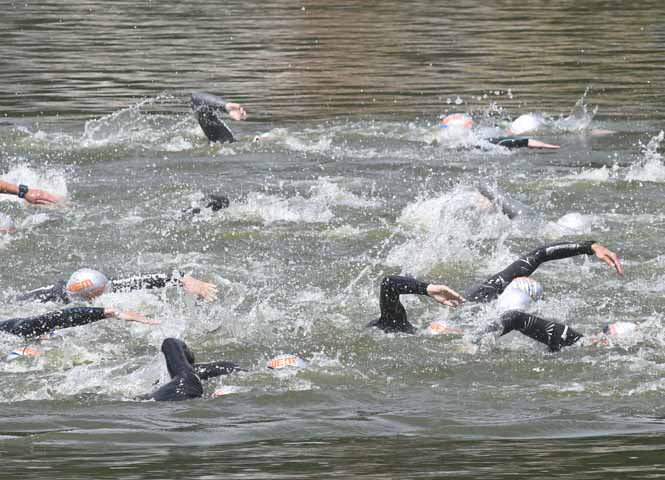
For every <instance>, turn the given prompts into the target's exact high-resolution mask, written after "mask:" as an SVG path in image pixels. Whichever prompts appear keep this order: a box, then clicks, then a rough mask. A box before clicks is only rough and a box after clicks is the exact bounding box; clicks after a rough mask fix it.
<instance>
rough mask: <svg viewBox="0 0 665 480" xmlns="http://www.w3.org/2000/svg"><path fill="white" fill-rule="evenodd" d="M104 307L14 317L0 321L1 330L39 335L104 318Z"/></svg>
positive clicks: (24, 335) (18, 333)
mask: <svg viewBox="0 0 665 480" xmlns="http://www.w3.org/2000/svg"><path fill="white" fill-rule="evenodd" d="M104 318H107V317H106V313H105V310H104V309H103V308H96V307H77V308H66V309H64V310H59V311H57V312H49V313H45V314H43V315H38V316H35V317H28V318H14V319H11V320H5V321H4V322H1V323H0V330H1V331H4V332H7V333H11V334H13V335H19V336H22V337H38V336H40V335H44V334H45V333H49V332H51V331H52V330H54V329H56V328H69V327H76V326H79V325H86V324H88V323H92V322H96V321H98V320H102V319H104Z"/></svg>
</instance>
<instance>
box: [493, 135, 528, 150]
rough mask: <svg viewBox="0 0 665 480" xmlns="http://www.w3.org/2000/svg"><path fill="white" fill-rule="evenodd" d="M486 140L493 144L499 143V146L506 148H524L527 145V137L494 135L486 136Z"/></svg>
mask: <svg viewBox="0 0 665 480" xmlns="http://www.w3.org/2000/svg"><path fill="white" fill-rule="evenodd" d="M487 141H488V142H490V143H493V144H494V145H499V146H500V147H506V148H510V149H513V148H526V147H528V146H529V138H528V137H494V138H488V139H487Z"/></svg>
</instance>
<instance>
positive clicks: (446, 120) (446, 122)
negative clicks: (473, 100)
mask: <svg viewBox="0 0 665 480" xmlns="http://www.w3.org/2000/svg"><path fill="white" fill-rule="evenodd" d="M439 126H440V127H441V128H466V129H469V128H471V127H473V118H471V117H470V116H469V115H467V114H466V113H451V114H450V115H446V116H445V117H443V119H441V123H440V124H439Z"/></svg>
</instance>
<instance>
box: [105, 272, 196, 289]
mask: <svg viewBox="0 0 665 480" xmlns="http://www.w3.org/2000/svg"><path fill="white" fill-rule="evenodd" d="M182 276H183V274H182V273H181V272H174V273H147V274H145V275H134V276H131V277H125V278H116V279H113V280H111V285H112V287H113V291H129V290H141V289H143V288H147V289H152V288H164V287H166V286H168V285H178V280H179V279H180V278H181V277H182Z"/></svg>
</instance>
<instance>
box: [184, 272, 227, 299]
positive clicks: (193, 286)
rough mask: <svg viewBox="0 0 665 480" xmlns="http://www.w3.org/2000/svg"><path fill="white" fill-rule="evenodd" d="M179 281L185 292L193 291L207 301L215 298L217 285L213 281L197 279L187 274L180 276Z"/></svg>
mask: <svg viewBox="0 0 665 480" xmlns="http://www.w3.org/2000/svg"><path fill="white" fill-rule="evenodd" d="M180 282H181V283H182V288H184V289H185V291H186V292H187V293H193V294H194V295H198V296H199V297H201V298H202V299H204V300H208V301H213V300H215V299H216V298H217V293H218V290H217V285H215V284H213V283H207V282H203V281H201V280H197V279H196V278H194V277H192V276H191V275H189V274H187V275H185V276H184V277H182V278H181V279H180Z"/></svg>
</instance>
